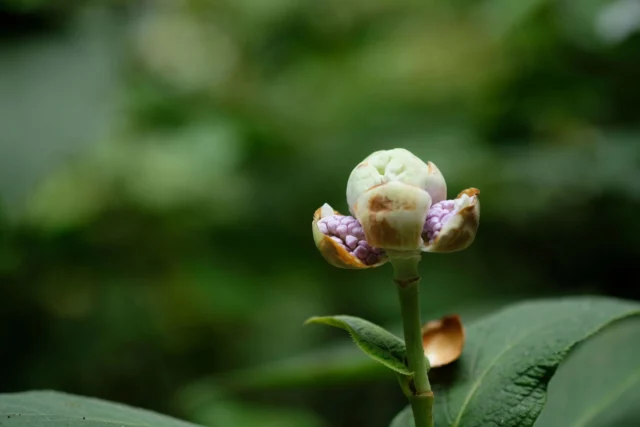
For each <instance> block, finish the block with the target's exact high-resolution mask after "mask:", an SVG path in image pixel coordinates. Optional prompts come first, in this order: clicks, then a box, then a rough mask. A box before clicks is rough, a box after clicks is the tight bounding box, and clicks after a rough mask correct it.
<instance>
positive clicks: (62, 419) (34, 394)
mask: <svg viewBox="0 0 640 427" xmlns="http://www.w3.org/2000/svg"><path fill="white" fill-rule="evenodd" d="M0 418H1V419H2V421H1V424H2V426H3V427H23V426H24V427H41V426H43V427H75V426H81V427H114V426H126V427H195V424H191V423H186V422H184V421H180V420H177V419H174V418H170V417H167V416H164V415H159V414H156V413H155V412H151V411H147V410H143V409H136V408H132V407H129V406H126V405H121V404H117V403H110V402H105V401H102V400H98V399H92V398H88V397H80V396H74V395H71V394H65V393H58V392H53V391H30V392H25V393H15V394H2V395H0Z"/></svg>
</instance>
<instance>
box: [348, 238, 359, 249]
mask: <svg viewBox="0 0 640 427" xmlns="http://www.w3.org/2000/svg"><path fill="white" fill-rule="evenodd" d="M345 242H346V243H347V247H348V248H349V249H355V248H356V246H358V239H357V238H356V237H353V236H347V237H346V239H345Z"/></svg>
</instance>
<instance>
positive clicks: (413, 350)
mask: <svg viewBox="0 0 640 427" xmlns="http://www.w3.org/2000/svg"><path fill="white" fill-rule="evenodd" d="M389 255H390V260H391V264H392V265H393V269H394V282H395V283H396V285H397V287H398V293H399V295H400V308H401V312H402V324H403V328H404V341H405V345H406V348H407V363H408V365H409V369H410V370H411V371H412V372H413V373H414V374H413V379H412V380H413V381H412V384H411V392H412V394H411V395H409V396H408V397H409V403H410V404H411V409H412V410H413V418H414V420H415V425H416V427H433V412H432V410H433V409H432V408H433V393H432V392H431V384H429V377H428V376H427V371H428V369H429V367H428V363H429V362H428V360H427V358H426V357H425V355H424V350H423V348H422V323H421V321H420V298H419V297H418V295H419V289H420V275H419V274H418V263H419V262H420V253H406V254H404V253H403V254H394V255H392V254H389Z"/></svg>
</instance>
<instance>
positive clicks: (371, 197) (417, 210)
mask: <svg viewBox="0 0 640 427" xmlns="http://www.w3.org/2000/svg"><path fill="white" fill-rule="evenodd" d="M430 206H431V197H430V196H429V193H427V192H426V191H425V190H423V189H421V188H418V187H415V186H412V185H407V184H403V183H401V182H399V181H390V182H387V183H385V184H381V185H376V186H373V187H371V188H370V189H369V190H367V191H366V192H364V193H363V194H362V195H361V196H360V197H359V198H358V201H357V202H356V203H355V204H354V206H353V210H354V215H355V217H356V218H357V219H358V221H360V223H361V224H362V229H363V230H364V234H365V237H366V239H367V242H369V244H370V245H371V246H374V247H378V248H384V249H391V250H399V251H406V250H417V249H420V247H421V245H422V238H421V234H422V228H423V225H424V221H425V219H426V216H427V211H428V210H429V207H430Z"/></svg>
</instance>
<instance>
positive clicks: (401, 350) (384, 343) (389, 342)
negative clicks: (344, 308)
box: [305, 316, 412, 375]
mask: <svg viewBox="0 0 640 427" xmlns="http://www.w3.org/2000/svg"><path fill="white" fill-rule="evenodd" d="M305 323H306V324H309V323H319V324H323V325H329V326H335V327H336V328H340V329H344V330H345V331H347V332H349V334H350V335H351V337H352V338H353V341H355V343H356V345H357V346H358V347H360V349H361V350H362V351H364V352H365V353H366V354H367V355H369V357H371V358H372V359H374V360H375V361H377V362H380V363H382V364H383V365H384V366H386V367H387V368H390V369H393V370H394V371H396V372H398V373H400V374H403V375H412V372H410V371H409V369H408V368H407V366H406V365H405V363H404V359H405V353H406V350H405V345H404V341H403V340H402V339H400V338H398V337H397V336H395V335H393V334H392V333H391V332H389V331H387V330H386V329H383V328H381V327H380V326H378V325H375V324H373V323H371V322H368V321H366V320H364V319H360V318H358V317H352V316H327V317H312V318H311V319H309V320H307V321H306V322H305Z"/></svg>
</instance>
